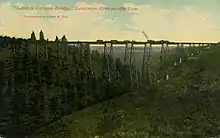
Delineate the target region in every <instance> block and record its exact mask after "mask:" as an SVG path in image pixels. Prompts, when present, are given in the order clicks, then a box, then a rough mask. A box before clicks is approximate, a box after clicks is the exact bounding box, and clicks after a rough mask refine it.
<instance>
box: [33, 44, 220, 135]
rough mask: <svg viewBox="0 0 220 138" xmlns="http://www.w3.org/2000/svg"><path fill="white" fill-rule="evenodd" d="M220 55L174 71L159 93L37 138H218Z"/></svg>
mask: <svg viewBox="0 0 220 138" xmlns="http://www.w3.org/2000/svg"><path fill="white" fill-rule="evenodd" d="M219 55H220V48H219V47H213V48H211V50H210V51H209V52H206V53H203V54H200V55H199V58H195V59H191V60H188V61H187V62H185V63H183V64H182V65H181V67H177V68H176V69H172V70H173V75H174V76H175V77H172V78H170V80H168V81H164V82H161V83H160V84H159V85H158V87H157V88H155V89H154V90H153V92H148V94H143V93H142V94H141V93H130V94H126V95H124V96H121V97H118V98H115V99H113V100H111V101H108V102H104V103H101V104H98V105H95V106H93V107H89V108H87V109H84V110H82V111H79V112H77V113H75V114H72V115H70V116H67V117H64V118H63V119H62V120H60V121H58V122H56V123H54V124H52V125H50V126H47V127H45V128H42V129H41V130H38V131H37V132H36V133H35V134H34V136H33V137H42V138H43V137H45V138H46V137H47V138H48V137H51V138H66V137H70V138H76V137H79V138H87V137H88V138H89V137H94V136H97V135H98V136H103V137H119V136H121V137H126V138H129V137H145V136H148V135H149V136H151V137H154V136H159V137H200V138H202V137H206V136H214V135H218V134H219V126H220V125H219V121H220V114H219V113H220V103H219V96H220V94H219V93H218V92H219V90H220V88H219V86H220V81H219V74H220V64H219V63H218V62H219V61H218V58H219ZM198 69H201V70H200V72H198ZM202 69H203V70H202ZM196 72H198V73H196ZM184 84H187V85H184ZM139 107H140V108H139Z"/></svg>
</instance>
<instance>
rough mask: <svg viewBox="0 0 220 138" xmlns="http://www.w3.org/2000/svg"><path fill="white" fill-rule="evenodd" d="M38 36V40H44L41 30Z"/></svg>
mask: <svg viewBox="0 0 220 138" xmlns="http://www.w3.org/2000/svg"><path fill="white" fill-rule="evenodd" d="M39 38H40V41H44V33H43V31H42V30H41V31H40V35H39Z"/></svg>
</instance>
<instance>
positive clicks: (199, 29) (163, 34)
mask: <svg viewBox="0 0 220 138" xmlns="http://www.w3.org/2000/svg"><path fill="white" fill-rule="evenodd" d="M0 4H1V7H0V33H1V35H9V36H15V37H30V34H31V32H32V31H35V34H36V36H37V38H38V35H39V32H40V30H43V32H44V35H45V38H49V39H50V40H54V39H55V36H56V35H57V36H58V37H61V36H62V35H66V36H67V39H68V40H97V39H103V40H113V39H117V40H137V41H145V38H144V36H143V35H142V33H141V31H145V32H146V34H147V35H148V37H149V39H151V40H162V39H164V40H169V41H193V42H219V41H220V8H219V7H220V0H78V1H76V0H62V1H60V0H7V1H6V0H0ZM22 6H23V7H24V6H25V7H27V6H29V7H32V8H35V9H33V10H30V9H29V10H27V9H26V10H24V9H20V10H19V7H22ZM37 6H38V8H39V7H42V6H44V7H51V8H54V7H55V6H64V7H66V8H71V9H70V10H69V11H63V10H54V9H50V10H36V7H37ZM76 7H77V8H78V9H79V8H80V7H90V8H97V10H84V11H82V10H76ZM100 7H108V8H120V7H125V8H130V9H133V10H131V11H128V10H112V11H111V10H105V11H103V10H102V11H101V10H100ZM134 9H136V10H134ZM39 15H45V16H56V18H53V19H52V18H44V19H43V18H40V17H39ZM62 15H63V16H65V17H66V18H60V17H61V16H62ZM33 16H35V18H34V17H33ZM36 16H38V17H36ZM57 16H60V17H59V18H57Z"/></svg>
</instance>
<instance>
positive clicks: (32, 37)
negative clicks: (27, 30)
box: [31, 31, 36, 40]
mask: <svg viewBox="0 0 220 138" xmlns="http://www.w3.org/2000/svg"><path fill="white" fill-rule="evenodd" d="M31 40H36V36H35V33H34V31H33V32H32V33H31Z"/></svg>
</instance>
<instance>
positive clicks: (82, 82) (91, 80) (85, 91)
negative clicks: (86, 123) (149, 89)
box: [0, 32, 132, 138]
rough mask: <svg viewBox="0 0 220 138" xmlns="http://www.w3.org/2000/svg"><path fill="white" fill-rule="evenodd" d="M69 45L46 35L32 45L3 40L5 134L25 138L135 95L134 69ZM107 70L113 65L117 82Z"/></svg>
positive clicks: (0, 126) (0, 69)
mask: <svg viewBox="0 0 220 138" xmlns="http://www.w3.org/2000/svg"><path fill="white" fill-rule="evenodd" d="M60 41H61V42H62V43H60ZM66 41H67V40H66V37H65V36H63V38H62V39H61V40H58V38H57V37H56V40H55V42H57V43H49V41H46V40H45V39H44V36H43V32H41V33H40V40H36V37H35V34H34V32H33V33H32V35H31V39H28V40H25V39H18V38H10V37H0V65H1V66H0V81H1V83H0V84H1V85H0V90H1V91H0V92H1V97H0V98H1V99H0V102H1V104H0V134H3V135H4V136H6V137H7V138H19V137H21V138H23V137H24V136H29V135H30V134H32V133H33V132H34V131H35V130H37V129H39V128H41V127H42V126H45V125H47V124H50V123H51V122H53V121H55V120H58V119H60V118H62V117H63V116H66V115H69V114H72V113H73V114H74V113H75V112H76V111H78V110H81V109H83V108H85V107H87V106H91V105H93V104H96V103H98V102H100V101H103V100H106V99H109V98H112V97H115V96H117V95H120V94H123V93H125V92H130V91H132V87H131V85H130V82H129V79H128V78H129V75H128V73H129V70H128V67H127V66H125V65H122V63H121V61H120V59H114V58H113V57H109V56H108V55H103V54H100V53H99V52H97V51H95V50H93V51H90V48H89V46H88V45H84V46H80V47H77V46H67V44H66V43H65V42H66ZM107 56H108V57H107ZM90 57H91V58H90ZM107 59H108V60H107ZM107 62H108V63H107ZM107 64H108V65H109V64H110V65H112V66H110V69H111V73H112V74H111V78H109V76H108V72H107Z"/></svg>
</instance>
